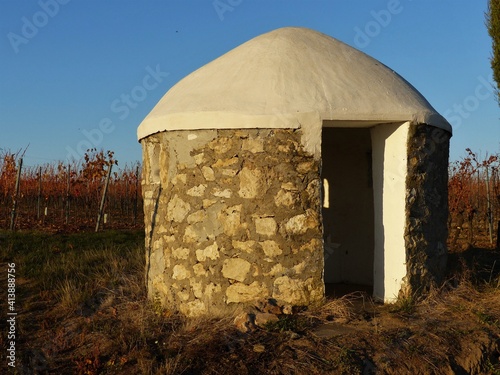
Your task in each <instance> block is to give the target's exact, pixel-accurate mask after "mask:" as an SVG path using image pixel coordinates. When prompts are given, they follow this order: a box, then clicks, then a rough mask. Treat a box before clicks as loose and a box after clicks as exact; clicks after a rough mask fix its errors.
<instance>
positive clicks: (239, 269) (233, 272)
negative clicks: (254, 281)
mask: <svg viewBox="0 0 500 375" xmlns="http://www.w3.org/2000/svg"><path fill="white" fill-rule="evenodd" d="M250 268H251V264H250V263H249V262H248V261H246V260H245V259H240V258H231V259H226V260H225V261H224V263H223V264H222V276H224V277H225V278H226V279H233V280H237V281H242V282H243V281H245V279H246V277H247V275H248V273H249V272H250Z"/></svg>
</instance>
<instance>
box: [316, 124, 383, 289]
mask: <svg viewBox="0 0 500 375" xmlns="http://www.w3.org/2000/svg"><path fill="white" fill-rule="evenodd" d="M321 145H322V146H321V148H322V150H321V153H322V173H321V174H322V175H321V179H322V182H323V209H322V214H323V239H324V257H325V270H324V271H325V272H324V280H325V287H326V290H327V294H328V293H329V292H330V291H332V290H333V292H335V291H338V292H336V293H335V294H336V296H338V295H339V294H342V293H344V292H341V291H348V292H349V291H356V290H360V291H366V292H368V293H369V294H372V291H373V283H374V249H375V240H374V227H375V224H374V194H373V178H372V177H373V176H372V140H371V132H370V129H369V128H328V127H324V128H323V130H322V143H321Z"/></svg>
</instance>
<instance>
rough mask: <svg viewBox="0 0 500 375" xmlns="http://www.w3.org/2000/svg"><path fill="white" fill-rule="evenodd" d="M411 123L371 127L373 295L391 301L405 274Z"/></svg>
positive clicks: (395, 296) (394, 297) (396, 294)
mask: <svg viewBox="0 0 500 375" xmlns="http://www.w3.org/2000/svg"><path fill="white" fill-rule="evenodd" d="M409 127H410V123H409V122H405V123H403V124H401V123H397V124H380V125H377V126H375V127H373V128H372V130H371V136H372V160H373V193H374V209H375V211H374V224H375V254H374V256H375V260H374V270H373V271H374V286H373V295H374V297H375V298H378V299H380V300H383V301H384V302H394V301H395V300H396V299H397V296H398V293H399V291H400V289H401V283H402V280H403V277H404V276H405V275H406V264H405V263H406V250H405V243H404V230H405V222H406V214H405V194H406V175H407V140H408V132H409Z"/></svg>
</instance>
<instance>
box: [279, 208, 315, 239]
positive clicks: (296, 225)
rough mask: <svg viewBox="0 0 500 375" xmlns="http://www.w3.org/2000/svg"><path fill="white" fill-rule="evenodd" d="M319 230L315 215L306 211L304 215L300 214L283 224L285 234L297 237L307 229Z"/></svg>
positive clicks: (310, 211)
mask: <svg viewBox="0 0 500 375" xmlns="http://www.w3.org/2000/svg"><path fill="white" fill-rule="evenodd" d="M314 228H319V220H318V217H317V214H316V213H315V212H314V211H313V210H311V209H308V210H307V211H306V213H305V214H300V215H296V216H293V217H292V218H290V219H289V220H288V221H287V222H286V224H285V231H286V233H287V234H291V235H297V234H304V233H306V232H307V230H308V229H314Z"/></svg>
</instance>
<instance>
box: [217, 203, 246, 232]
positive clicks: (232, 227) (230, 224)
mask: <svg viewBox="0 0 500 375" xmlns="http://www.w3.org/2000/svg"><path fill="white" fill-rule="evenodd" d="M241 208H242V205H241V204H238V205H236V206H231V207H228V208H226V209H225V210H222V211H221V212H220V213H219V214H218V215H217V218H218V219H219V221H220V222H221V224H222V228H223V230H224V233H225V234H227V235H228V236H234V235H235V234H236V233H237V232H238V230H239V229H240V227H241V221H240V220H241Z"/></svg>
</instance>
